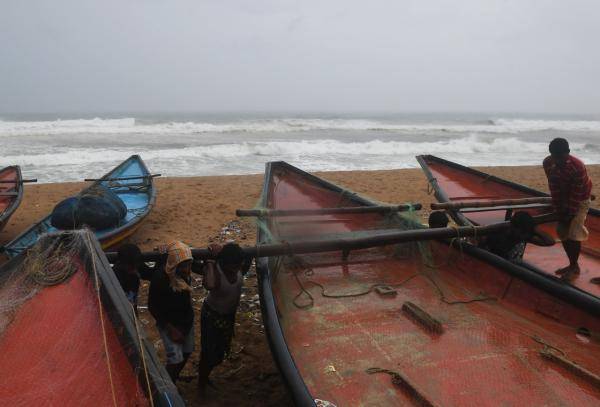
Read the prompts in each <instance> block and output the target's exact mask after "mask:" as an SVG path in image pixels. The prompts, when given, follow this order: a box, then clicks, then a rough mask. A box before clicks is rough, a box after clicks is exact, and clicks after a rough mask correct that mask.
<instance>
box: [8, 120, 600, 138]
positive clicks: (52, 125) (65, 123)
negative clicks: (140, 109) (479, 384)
mask: <svg viewBox="0 0 600 407" xmlns="http://www.w3.org/2000/svg"><path fill="white" fill-rule="evenodd" d="M548 130H555V131H577V132H600V121H593V120H525V119H501V118H500V119H490V120H489V121H487V122H481V121H479V122H472V123H469V122H464V123H399V122H392V121H380V120H367V119H298V118H287V119H286V118H282V119H260V120H258V119H257V120H244V121H232V122H225V123H219V122H215V123H211V122H202V121H200V122H197V121H187V122H161V123H155V124H146V123H143V122H140V121H138V120H136V119H135V118H131V117H128V118H121V119H102V118H95V119H75V120H53V121H2V120H0V135H3V136H48V135H69V134H130V135H136V134H140V135H143V134H149V135H152V134H154V135H156V134H162V135H177V134H202V133H244V132H247V133H290V132H308V131H350V132H351V131H374V132H376V131H385V132H399V133H407V134H411V133H412V134H424V133H442V132H443V133H445V132H450V133H463V134H464V133H491V134H500V133H503V134H518V133H525V132H538V131H548Z"/></svg>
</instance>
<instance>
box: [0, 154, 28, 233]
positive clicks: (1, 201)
mask: <svg viewBox="0 0 600 407" xmlns="http://www.w3.org/2000/svg"><path fill="white" fill-rule="evenodd" d="M22 199H23V184H22V183H21V168H20V167H19V166H18V165H13V166H10V167H6V168H3V169H2V170H0V230H2V229H3V228H4V226H5V225H6V223H7V222H8V220H9V219H10V217H11V216H12V214H13V213H14V212H15V211H16V210H17V208H18V207H19V205H20V204H21V200H22Z"/></svg>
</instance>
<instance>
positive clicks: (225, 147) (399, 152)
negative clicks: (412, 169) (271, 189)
mask: <svg viewBox="0 0 600 407" xmlns="http://www.w3.org/2000/svg"><path fill="white" fill-rule="evenodd" d="M582 147H584V145H579V144H577V143H575V144H573V145H572V149H573V151H577V150H578V149H580V148H582ZM547 149H548V145H547V144H546V143H535V142H524V141H522V140H519V139H517V138H513V137H510V138H496V139H493V140H489V141H486V140H482V139H481V138H479V137H476V136H469V137H463V138H459V139H453V140H447V141H438V142H404V141H382V140H372V141H368V142H342V141H339V140H333V139H326V140H316V141H309V140H303V141H289V142H287V141H271V142H241V143H231V144H215V145H197V146H187V147H184V148H164V149H154V150H148V151H139V150H133V149H130V148H120V149H114V150H113V149H91V148H85V149H81V148H80V149H67V150H62V151H51V152H48V153H44V154H20V155H12V156H5V157H3V158H4V159H5V160H8V161H11V162H15V163H19V164H20V165H31V166H44V165H53V164H55V163H63V164H90V163H99V162H106V161H107V158H108V157H110V160H111V161H112V160H117V161H118V160H121V159H125V158H126V157H128V156H129V155H130V154H134V153H140V154H143V156H144V158H145V159H181V160H188V159H191V160H229V159H243V158H248V157H254V158H252V159H254V160H256V159H257V157H265V158H268V157H271V158H273V159H278V157H283V158H285V159H289V158H290V157H292V158H302V157H306V156H311V157H321V159H322V160H325V161H326V160H328V159H329V158H330V157H357V158H358V157H362V158H364V159H368V158H369V157H382V158H385V157H394V156H407V155H409V156H413V155H418V154H441V153H443V154H461V155H464V154H497V155H499V156H501V157H502V156H504V155H505V154H515V152H518V153H519V154H530V153H531V154H536V155H543V154H545V153H546V152H547Z"/></svg>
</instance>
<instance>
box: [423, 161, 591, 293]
mask: <svg viewBox="0 0 600 407" xmlns="http://www.w3.org/2000/svg"><path fill="white" fill-rule="evenodd" d="M417 160H418V161H419V163H420V164H421V167H422V168H423V170H424V171H425V174H426V176H427V178H428V179H429V181H430V184H431V185H432V188H433V189H434V192H435V196H436V198H437V199H438V201H440V202H451V201H468V200H470V199H471V200H473V199H477V200H480V199H481V200H486V199H512V198H532V197H547V196H548V195H547V194H545V193H543V192H541V191H537V190H534V189H532V188H528V187H525V186H523V185H520V184H516V183H513V182H510V181H507V180H504V179H501V178H498V177H495V176H491V175H489V174H486V173H483V172H481V171H477V170H474V169H472V168H468V167H464V166H462V165H460V164H456V163H453V162H451V161H447V160H444V159H441V158H438V157H434V156H419V157H417ZM527 211H528V212H530V213H531V214H532V215H539V214H543V213H549V212H551V211H552V209H528V210H527ZM450 213H451V215H452V217H453V218H454V220H455V221H456V223H458V224H459V225H461V226H468V225H474V224H475V225H489V224H492V223H496V222H500V221H502V220H504V218H505V216H506V211H502V210H499V211H485V212H472V213H461V212H457V211H451V212H450ZM586 227H587V228H588V230H589V232H590V237H589V239H588V241H587V242H584V243H583V248H582V252H581V255H580V260H579V262H580V267H581V273H580V274H579V276H578V277H577V278H576V279H575V280H573V281H572V284H573V285H574V286H575V287H577V288H579V289H581V290H583V291H586V292H588V293H590V294H591V295H594V296H600V286H599V285H597V284H592V283H590V279H591V278H593V277H600V211H599V210H597V209H590V210H589V211H588V216H587V219H586ZM540 228H541V229H542V230H544V231H545V232H547V233H549V234H550V235H551V236H553V237H554V238H555V239H556V240H558V237H557V235H556V223H549V224H545V225H543V226H541V227H540ZM523 258H524V260H525V261H526V263H527V264H528V265H529V266H530V267H531V268H532V269H534V270H536V271H539V272H541V273H543V274H545V275H547V276H548V277H550V278H555V274H554V272H555V271H556V270H557V269H559V268H561V267H564V266H566V265H567V264H568V259H567V257H566V254H565V252H564V250H563V248H562V246H561V245H560V244H555V245H554V246H551V247H539V246H535V245H533V244H529V245H527V249H526V252H525V255H524V257H523Z"/></svg>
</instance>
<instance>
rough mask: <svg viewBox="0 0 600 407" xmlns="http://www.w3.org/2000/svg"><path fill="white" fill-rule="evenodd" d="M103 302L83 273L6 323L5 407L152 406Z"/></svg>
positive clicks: (0, 395) (1, 394)
mask: <svg viewBox="0 0 600 407" xmlns="http://www.w3.org/2000/svg"><path fill="white" fill-rule="evenodd" d="M5 289H6V287H5ZM0 295H6V292H4V293H0ZM3 300H4V301H6V300H7V298H3ZM98 301H99V300H98V296H97V294H96V290H95V289H94V286H93V284H92V282H91V281H90V277H89V275H88V273H87V272H86V271H85V270H83V269H80V270H79V271H78V272H76V273H75V275H73V276H72V277H71V278H70V279H69V280H68V281H67V282H65V283H63V284H60V285H56V286H52V287H46V288H43V289H42V290H41V291H39V292H38V293H37V294H36V295H35V296H34V297H32V298H31V299H29V300H28V301H26V302H25V303H23V304H22V305H20V306H19V307H18V308H17V309H16V311H15V312H14V313H13V315H11V316H10V319H11V320H10V321H6V320H4V321H1V322H2V327H4V324H6V323H7V322H8V325H7V326H6V328H5V329H4V332H3V333H2V334H1V336H0V349H1V350H2V351H1V352H0V377H2V380H1V381H0V399H1V400H2V401H3V402H4V404H5V405H11V406H17V405H19V406H36V405H39V406H41V405H45V406H83V405H97V406H112V405H115V406H146V405H149V402H148V399H147V398H146V396H145V394H144V392H143V390H142V388H141V387H140V384H139V382H138V379H137V376H136V371H135V370H134V368H133V367H132V365H131V364H130V362H129V360H128V358H127V355H126V354H125V351H124V350H123V347H122V346H121V344H120V343H119V339H118V337H117V333H116V332H115V328H114V326H113V325H112V324H111V322H110V320H109V319H108V316H107V313H106V311H105V310H104V307H103V306H102V310H103V315H102V318H101V315H100V310H101V308H100V306H99V303H98ZM4 304H6V302H4ZM5 317H6V316H5V315H4V313H3V315H2V318H5ZM102 320H103V323H102ZM105 341H106V342H105Z"/></svg>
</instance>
